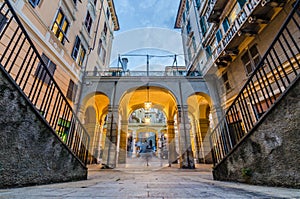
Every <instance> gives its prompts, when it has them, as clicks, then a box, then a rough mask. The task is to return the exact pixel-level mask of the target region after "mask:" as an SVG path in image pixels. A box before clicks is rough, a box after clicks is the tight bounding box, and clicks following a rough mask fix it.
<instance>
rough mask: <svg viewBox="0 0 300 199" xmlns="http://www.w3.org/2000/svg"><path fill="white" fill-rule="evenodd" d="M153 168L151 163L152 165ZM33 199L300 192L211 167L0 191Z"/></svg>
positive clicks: (95, 171) (101, 173)
mask: <svg viewBox="0 0 300 199" xmlns="http://www.w3.org/2000/svg"><path fill="white" fill-rule="evenodd" d="M152 165H153V164H152ZM6 198H7V199H8V198H9V199H11V198H22V199H23V198H26V199H27V198H29V199H31V198H33V199H44V198H46V199H52V198H53V199H60V198H70V199H71V198H72V199H73V198H75V199H77V198H81V199H83V198H108V199H110V198H113V199H115V198H116V199H118V198H120V199H121V198H153V199H154V198H160V199H163V198H172V199H173V198H217V199H219V198H226V199H227V198H230V199H231V198H242V199H244V198H264V199H265V198H300V190H299V189H288V188H275V187H263V186H252V185H246V184H240V183H230V182H219V181H214V180H212V175H211V165H198V166H197V168H196V169H195V170H184V169H178V168H176V166H175V165H172V167H171V168H170V167H163V168H162V167H160V168H158V167H157V166H155V165H154V166H151V162H150V166H149V167H146V166H139V167H133V166H131V167H124V168H120V169H113V170H109V169H99V166H89V175H88V180H86V181H79V182H69V183H59V184H51V185H43V186H33V187H24V188H14V189H0V199H6Z"/></svg>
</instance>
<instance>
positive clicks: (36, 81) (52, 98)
mask: <svg viewBox="0 0 300 199" xmlns="http://www.w3.org/2000/svg"><path fill="white" fill-rule="evenodd" d="M0 49H1V51H0V64H1V66H2V67H3V68H4V69H5V70H6V71H7V72H8V73H9V75H10V76H11V77H12V78H13V79H14V80H15V83H16V84H17V85H18V86H19V87H20V89H21V90H22V91H23V92H24V94H25V95H26V96H27V97H28V99H29V100H30V101H31V103H32V104H33V105H34V106H35V107H36V109H37V111H39V113H40V114H41V115H42V116H43V117H44V118H45V120H46V121H47V122H48V124H49V125H50V126H51V127H52V128H53V130H54V131H55V132H56V133H57V135H58V136H59V137H60V138H61V140H62V141H63V142H64V143H65V144H66V145H67V146H68V147H69V148H70V149H71V151H72V152H73V153H74V154H75V155H76V156H77V157H78V158H79V159H80V160H81V161H82V163H84V164H86V163H87V157H88V148H89V143H90V137H89V135H88V133H87V132H86V130H85V129H84V127H83V125H82V124H81V123H80V121H79V119H78V118H77V117H76V115H75V112H74V111H73V110H72V107H71V105H70V104H69V102H68V100H67V98H66V97H65V95H64V94H63V92H62V91H61V89H60V88H59V86H58V84H57V83H56V81H55V80H54V78H53V76H52V74H51V72H50V71H49V69H48V68H47V64H46V63H45V61H44V60H43V59H42V57H41V56H40V54H39V52H38V50H37V49H36V47H35V45H34V44H33V42H32V40H31V39H30V37H29V36H28V33H27V32H26V30H25V28H24V26H23V25H22V23H21V21H20V19H19V18H18V16H17V14H16V13H15V11H14V10H13V8H12V6H11V4H10V2H9V1H8V0H5V2H4V3H3V4H2V5H0Z"/></svg>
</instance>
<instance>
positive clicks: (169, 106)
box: [119, 87, 177, 118]
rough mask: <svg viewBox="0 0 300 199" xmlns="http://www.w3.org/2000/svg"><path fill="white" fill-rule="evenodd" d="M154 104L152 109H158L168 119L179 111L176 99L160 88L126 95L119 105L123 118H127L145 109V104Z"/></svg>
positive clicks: (136, 91)
mask: <svg viewBox="0 0 300 199" xmlns="http://www.w3.org/2000/svg"><path fill="white" fill-rule="evenodd" d="M146 101H150V102H152V108H157V109H159V110H161V111H163V112H164V113H165V114H166V117H167V118H169V117H172V116H173V115H174V113H175V112H176V110H177V106H176V102H175V100H174V97H173V96H172V95H171V94H170V93H169V92H168V91H167V90H165V89H162V88H158V87H154V88H153V87H150V88H149V90H147V89H146V88H139V89H136V90H134V91H131V92H128V93H126V94H125V95H124V96H123V98H122V100H121V102H120V105H119V108H120V110H121V111H120V112H121V113H123V114H124V115H122V117H123V116H124V117H127V118H128V116H129V114H131V112H133V111H134V110H137V109H139V108H144V102H146Z"/></svg>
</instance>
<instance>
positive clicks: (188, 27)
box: [186, 20, 192, 34]
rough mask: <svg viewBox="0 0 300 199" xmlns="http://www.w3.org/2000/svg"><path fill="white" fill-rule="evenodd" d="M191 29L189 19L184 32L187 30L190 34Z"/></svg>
mask: <svg viewBox="0 0 300 199" xmlns="http://www.w3.org/2000/svg"><path fill="white" fill-rule="evenodd" d="M191 30H192V27H191V22H190V20H189V21H188V23H187V26H186V32H187V34H190V32H191Z"/></svg>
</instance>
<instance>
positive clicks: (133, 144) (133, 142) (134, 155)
mask: <svg viewBox="0 0 300 199" xmlns="http://www.w3.org/2000/svg"><path fill="white" fill-rule="evenodd" d="M135 144H136V132H135V131H133V132H132V156H131V157H132V158H135V157H136V147H135Z"/></svg>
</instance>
